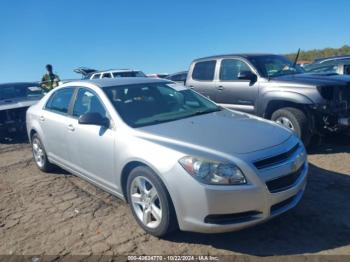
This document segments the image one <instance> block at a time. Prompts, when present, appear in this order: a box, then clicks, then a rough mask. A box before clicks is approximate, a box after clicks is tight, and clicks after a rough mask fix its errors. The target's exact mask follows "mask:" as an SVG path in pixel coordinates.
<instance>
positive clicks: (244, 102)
mask: <svg viewBox="0 0 350 262" xmlns="http://www.w3.org/2000/svg"><path fill="white" fill-rule="evenodd" d="M186 84H187V86H189V87H190V88H193V89H194V90H196V91H198V92H200V93H202V94H204V95H205V96H207V97H209V98H210V99H212V100H213V101H215V102H217V103H218V104H221V105H222V106H225V107H228V108H231V109H236V110H240V111H244V112H247V113H251V114H255V115H257V116H260V117H264V118H267V119H271V120H273V121H276V122H278V123H279V124H282V125H284V126H286V127H288V128H291V129H293V130H294V131H295V132H296V133H297V134H298V135H299V136H300V137H301V138H302V140H303V141H304V143H305V144H308V143H309V141H310V138H311V137H312V135H314V134H323V133H325V132H340V131H344V130H349V127H350V78H349V77H347V76H337V75H334V76H326V75H321V74H306V73H304V70H303V69H302V68H301V67H299V66H298V65H295V63H293V62H291V61H289V60H288V59H287V58H286V57H284V56H280V55H271V54H232V55H220V56H211V57H206V58H201V59H197V60H194V61H193V62H192V64H191V66H190V70H189V73H188V76H187V80H186Z"/></svg>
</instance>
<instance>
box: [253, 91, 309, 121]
mask: <svg viewBox="0 0 350 262" xmlns="http://www.w3.org/2000/svg"><path fill="white" fill-rule="evenodd" d="M272 101H281V102H290V103H294V104H301V105H312V104H314V102H313V101H312V100H311V99H310V98H309V97H307V96H306V95H303V94H301V93H297V92H293V91H269V92H266V93H264V94H263V95H262V97H260V99H259V103H258V104H257V115H258V116H261V117H264V116H265V114H266V110H267V108H268V105H269V104H270V103H271V102H272Z"/></svg>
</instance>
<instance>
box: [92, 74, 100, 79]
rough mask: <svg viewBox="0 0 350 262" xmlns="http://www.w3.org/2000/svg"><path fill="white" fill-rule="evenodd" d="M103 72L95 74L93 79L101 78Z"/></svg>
mask: <svg viewBox="0 0 350 262" xmlns="http://www.w3.org/2000/svg"><path fill="white" fill-rule="evenodd" d="M100 75H101V74H95V75H93V76H92V79H99V78H100Z"/></svg>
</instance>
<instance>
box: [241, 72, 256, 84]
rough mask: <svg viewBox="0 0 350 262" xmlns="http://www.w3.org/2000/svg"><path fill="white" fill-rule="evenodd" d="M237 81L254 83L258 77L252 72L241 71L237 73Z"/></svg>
mask: <svg viewBox="0 0 350 262" xmlns="http://www.w3.org/2000/svg"><path fill="white" fill-rule="evenodd" d="M238 79H240V80H249V81H251V82H256V81H257V80H258V77H257V75H256V74H254V73H253V72H252V71H242V72H239V73H238Z"/></svg>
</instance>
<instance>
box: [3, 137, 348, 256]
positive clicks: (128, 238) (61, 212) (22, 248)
mask: <svg viewBox="0 0 350 262" xmlns="http://www.w3.org/2000/svg"><path fill="white" fill-rule="evenodd" d="M324 143H325V144H324V145H323V146H318V147H315V148H314V149H313V150H312V151H311V152H310V154H309V160H310V173H309V184H308V187H307V190H306V192H305V195H304V198H303V199H302V201H301V203H300V204H299V205H298V206H297V207H296V208H295V209H293V210H291V211H290V212H288V213H286V214H284V215H282V216H279V217H277V218H275V219H273V220H271V221H269V222H268V223H265V224H262V225H259V226H256V227H253V228H249V229H246V230H242V231H239V232H232V233H225V234H215V235H203V234H195V233H185V232H178V233H175V234H174V235H172V236H170V237H168V238H167V239H163V240H161V239H158V238H155V237H152V236H149V235H147V234H145V233H144V232H143V231H142V230H141V229H140V227H139V226H138V225H137V224H136V222H135V221H134V219H133V217H132V215H131V212H130V211H129V207H128V206H127V205H126V204H125V203H124V202H122V201H120V200H118V199H116V198H115V197H113V196H110V195H109V194H107V193H105V192H103V191H101V190H99V189H98V188H96V187H95V186H93V185H90V184H88V183H86V182H84V181H83V180H81V179H79V178H77V177H75V176H72V175H70V174H68V173H66V172H64V171H62V170H58V171H56V172H55V173H50V174H45V173H42V172H40V171H39V170H38V169H37V168H36V166H35V164H34V163H33V161H32V160H31V159H32V158H31V151H30V147H29V145H28V144H26V143H25V142H21V141H11V140H7V141H3V142H2V143H1V144H0V236H1V238H0V254H27V255H32V254H42V255H66V254H85V255H87V254H95V255H102V254H104V255H109V254H113V255H116V254H132V255H135V254H147V255H158V254H177V255H180V254H193V255H194V254H210V255H221V254H247V255H256V256H266V255H299V254H305V253H307V254H308V253H313V254H315V253H317V254H350V138H349V137H338V138H337V139H328V140H327V141H325V142H324Z"/></svg>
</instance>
